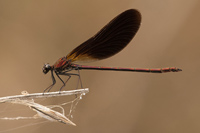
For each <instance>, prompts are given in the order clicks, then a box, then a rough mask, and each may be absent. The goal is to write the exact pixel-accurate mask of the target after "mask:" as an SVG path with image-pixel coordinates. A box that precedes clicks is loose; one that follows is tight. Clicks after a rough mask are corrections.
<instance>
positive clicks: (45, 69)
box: [42, 64, 51, 74]
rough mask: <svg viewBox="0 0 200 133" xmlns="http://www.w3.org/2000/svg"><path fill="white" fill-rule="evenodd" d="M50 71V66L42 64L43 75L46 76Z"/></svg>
mask: <svg viewBox="0 0 200 133" xmlns="http://www.w3.org/2000/svg"><path fill="white" fill-rule="evenodd" d="M49 70H51V66H50V65H49V64H44V66H43V68H42V71H43V73H44V74H47V73H48V72H49Z"/></svg>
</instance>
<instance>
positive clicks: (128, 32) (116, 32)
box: [67, 9, 141, 61]
mask: <svg viewBox="0 0 200 133" xmlns="http://www.w3.org/2000/svg"><path fill="white" fill-rule="evenodd" d="M140 23H141V15H140V13H139V11H137V10H135V9H130V10H126V11H125V12H123V13H121V14H119V15H118V16H117V17H115V18H114V19H113V20H112V21H110V22H109V23H108V24H107V25H105V26H104V27H103V28H102V29H101V30H100V31H99V32H98V33H97V34H96V35H94V36H93V37H91V38H90V39H88V40H87V41H85V42H84V43H82V44H81V45H79V46H78V47H76V48H75V49H74V50H73V51H72V52H71V53H69V54H68V55H67V59H71V61H92V60H101V59H105V58H108V57H111V56H113V55H115V54H116V53H118V52H119V51H121V50H122V49H123V48H124V47H126V45H127V44H128V43H129V42H130V41H131V40H132V38H133V37H134V36H135V34H136V32H137V31H138V29H139V27H140Z"/></svg>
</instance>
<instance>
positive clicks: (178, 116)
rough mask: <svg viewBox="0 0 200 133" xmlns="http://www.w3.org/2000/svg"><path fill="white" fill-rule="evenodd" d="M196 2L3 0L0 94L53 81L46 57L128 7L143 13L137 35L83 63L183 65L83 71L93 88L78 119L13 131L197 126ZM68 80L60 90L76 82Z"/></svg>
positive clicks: (155, 130) (160, 130) (115, 131)
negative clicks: (100, 57) (157, 70)
mask: <svg viewBox="0 0 200 133" xmlns="http://www.w3.org/2000/svg"><path fill="white" fill-rule="evenodd" d="M199 6H200V1H198V0H188V1H186V0H162V1H161V0H150V1H149V0H123V1H122V0H96V1H90V0H79V1H77V0H59V1H54V0H42V1H41V0H18V1H14V0H1V1H0V62H1V64H0V70H1V72H0V73H1V74H0V90H1V94H0V96H7V95H16V94H19V93H20V92H21V91H23V90H27V91H28V92H29V93H34V92H42V91H43V90H44V89H45V88H46V87H47V86H48V85H50V84H51V78H50V74H47V75H44V74H43V73H42V70H41V68H42V66H43V63H46V62H48V63H50V64H53V63H55V61H56V60H57V59H58V58H60V57H62V56H65V55H67V53H68V52H70V51H71V50H72V49H73V48H75V47H76V46H78V45H79V44H80V43H82V42H83V41H85V40H86V39H88V38H89V37H91V36H93V35H94V34H95V33H96V32H97V31H98V30H100V29H101V28H102V27H103V26H104V25H105V24H107V23H108V22H109V21H110V20H111V19H112V18H114V17H115V16H116V15H118V14H119V13H121V12H123V11H125V10H127V9H130V8H135V9H138V10H139V11H140V12H141V14H142V25H141V28H140V29H139V31H138V33H137V35H136V36H135V38H134V39H133V40H132V41H131V43H130V44H129V45H128V46H127V47H126V48H125V49H124V50H123V51H121V52H120V53H119V54H117V55H115V56H113V57H112V58H109V59H106V60H103V61H99V62H94V63H89V64H88V65H101V66H119V67H144V68H159V67H169V66H172V67H173V66H176V67H180V68H182V69H183V71H182V72H180V73H166V74H148V73H147V74H145V73H131V72H108V71H106V72H103V71H81V77H82V82H83V85H84V87H89V88H90V93H89V94H87V95H86V96H85V97H83V100H82V101H81V102H80V103H79V104H78V106H77V107H76V111H75V113H74V119H73V121H74V122H75V123H76V124H77V127H72V126H68V125H64V124H60V123H46V124H42V125H38V126H31V127H26V128H22V129H19V130H16V131H15V132H16V133H17V132H20V133H21V132H29V133H35V132H38V133H39V132H41V133H50V132H57V133H66V132H69V133H72V132H73V133H122V132H123V133H179V132H180V133H188V132H192V133H199V132H200V126H199V124H200V105H199V103H200V88H199V83H200V78H199V75H200V71H199V69H200V63H199V57H200V52H199V48H200V44H199V43H200V36H199V35H200V34H199V31H200V28H199V24H200V15H199V13H200V8H199ZM72 81H73V82H71V83H72V85H70V84H69V85H68V87H66V88H65V90H67V89H74V88H75V81H76V79H73V80H72ZM60 86H61V83H60V82H58V86H56V87H55V88H54V89H53V90H57V89H58V88H59V87H60ZM18 122H20V121H18ZM12 123H14V122H12ZM27 123H29V121H27ZM2 126H3V125H2ZM4 126H6V125H4ZM12 132H14V131H12Z"/></svg>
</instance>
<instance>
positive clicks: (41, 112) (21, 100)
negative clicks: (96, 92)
mask: <svg viewBox="0 0 200 133" xmlns="http://www.w3.org/2000/svg"><path fill="white" fill-rule="evenodd" d="M88 92H89V89H88V88H85V89H77V90H70V91H57V92H48V93H33V94H28V93H27V92H26V91H23V92H22V95H15V96H7V97H1V98H0V103H13V104H21V105H25V106H28V107H30V109H32V110H33V111H36V112H37V114H36V115H35V116H34V118H41V117H42V118H45V119H47V120H49V121H57V122H61V123H64V124H70V125H73V126H76V124H75V123H73V122H72V121H71V120H69V119H68V118H67V117H66V116H65V115H64V114H61V113H60V112H57V111H55V110H52V109H50V108H48V107H46V106H43V105H41V104H38V103H35V102H34V100H33V99H36V98H48V97H58V96H66V95H77V94H81V95H85V94H86V93H88ZM5 119H7V118H5Z"/></svg>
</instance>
